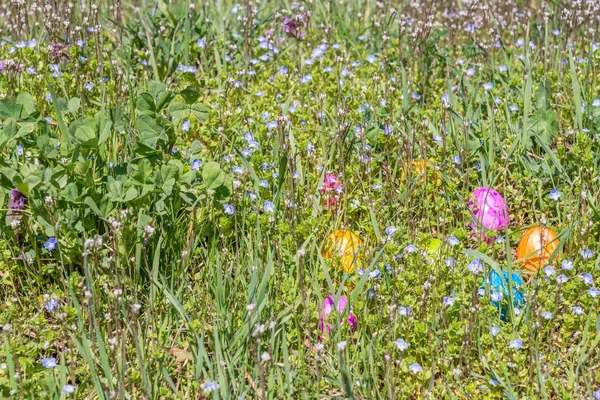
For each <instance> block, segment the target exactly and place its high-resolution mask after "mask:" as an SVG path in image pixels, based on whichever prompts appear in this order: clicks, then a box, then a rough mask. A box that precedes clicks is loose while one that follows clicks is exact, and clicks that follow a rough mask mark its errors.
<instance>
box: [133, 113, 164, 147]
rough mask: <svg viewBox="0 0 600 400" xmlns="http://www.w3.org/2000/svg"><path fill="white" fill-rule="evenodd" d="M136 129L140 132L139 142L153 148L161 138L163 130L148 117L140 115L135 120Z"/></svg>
mask: <svg viewBox="0 0 600 400" xmlns="http://www.w3.org/2000/svg"><path fill="white" fill-rule="evenodd" d="M136 127H137V129H138V130H139V131H140V141H141V142H143V143H144V144H146V145H148V146H150V147H152V148H154V147H156V144H157V143H158V140H159V139H160V138H161V135H162V133H163V128H162V127H161V126H160V125H158V124H157V123H156V121H155V120H154V118H152V117H151V116H150V115H142V116H141V117H139V118H138V119H137V120H136Z"/></svg>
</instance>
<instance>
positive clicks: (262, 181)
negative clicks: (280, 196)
mask: <svg viewBox="0 0 600 400" xmlns="http://www.w3.org/2000/svg"><path fill="white" fill-rule="evenodd" d="M258 186H261V187H264V188H265V189H268V188H269V182H267V181H266V180H265V179H263V180H260V181H258Z"/></svg>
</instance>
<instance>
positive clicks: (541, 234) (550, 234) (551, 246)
mask: <svg viewBox="0 0 600 400" xmlns="http://www.w3.org/2000/svg"><path fill="white" fill-rule="evenodd" d="M558 243H559V241H558V239H557V238H556V233H555V232H554V231H553V230H552V229H550V228H547V227H542V226H534V227H531V228H529V229H527V230H526V231H525V233H524V234H523V237H521V241H520V242H519V247H517V259H518V260H519V261H521V262H522V263H523V269H525V270H528V271H531V272H537V270H538V269H540V268H543V267H544V266H545V265H546V263H547V262H548V260H549V259H550V256H551V255H552V253H554V251H555V250H556V248H557V247H558Z"/></svg>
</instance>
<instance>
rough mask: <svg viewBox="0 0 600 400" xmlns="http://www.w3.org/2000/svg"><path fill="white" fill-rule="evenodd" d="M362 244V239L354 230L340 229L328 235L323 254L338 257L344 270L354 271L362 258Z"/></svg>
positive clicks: (329, 257)
mask: <svg viewBox="0 0 600 400" xmlns="http://www.w3.org/2000/svg"><path fill="white" fill-rule="evenodd" d="M362 246H363V242H362V240H361V239H360V238H359V237H358V236H357V235H356V234H355V233H354V232H352V231H349V230H347V229H338V230H336V231H334V232H333V233H332V234H331V235H329V236H328V237H327V240H326V241H325V244H324V246H323V249H322V251H321V254H322V255H323V257H325V258H328V259H332V258H333V259H338V260H339V262H340V266H341V267H342V270H344V271H345V272H348V273H352V272H354V268H355V266H356V265H357V264H358V261H359V260H360V259H361V258H362V254H361V253H360V250H361V247H362Z"/></svg>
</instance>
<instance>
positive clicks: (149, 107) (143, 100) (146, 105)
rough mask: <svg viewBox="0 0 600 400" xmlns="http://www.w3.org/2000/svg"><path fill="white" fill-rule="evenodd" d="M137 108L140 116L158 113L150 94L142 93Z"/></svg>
mask: <svg viewBox="0 0 600 400" xmlns="http://www.w3.org/2000/svg"><path fill="white" fill-rule="evenodd" d="M135 107H136V108H137V109H138V111H139V112H140V114H142V115H145V114H154V113H155V112H156V106H155V105H154V98H152V96H151V95H150V93H142V94H140V95H138V98H137V102H136V104H135Z"/></svg>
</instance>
